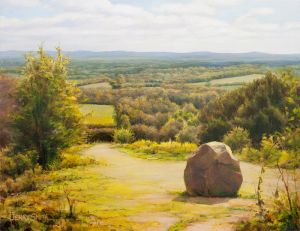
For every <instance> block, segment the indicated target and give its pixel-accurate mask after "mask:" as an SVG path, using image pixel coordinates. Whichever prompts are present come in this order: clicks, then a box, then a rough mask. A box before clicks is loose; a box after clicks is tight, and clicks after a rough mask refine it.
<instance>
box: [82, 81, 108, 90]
mask: <svg viewBox="0 0 300 231" xmlns="http://www.w3.org/2000/svg"><path fill="white" fill-rule="evenodd" d="M80 88H83V89H90V88H101V89H111V88H112V87H111V85H110V84H109V83H108V82H102V83H92V84H87V85H83V86H80Z"/></svg>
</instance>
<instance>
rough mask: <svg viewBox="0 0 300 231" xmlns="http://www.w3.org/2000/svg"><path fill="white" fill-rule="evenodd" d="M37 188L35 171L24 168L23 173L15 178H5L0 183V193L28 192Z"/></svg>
mask: <svg viewBox="0 0 300 231" xmlns="http://www.w3.org/2000/svg"><path fill="white" fill-rule="evenodd" d="M36 189H37V173H33V171H32V170H26V171H25V172H24V174H23V175H21V176H19V177H17V178H16V179H15V180H14V179H12V178H7V179H6V180H5V181H3V182H2V183H1V184H0V193H1V195H3V197H4V196H5V195H9V194H13V193H21V192H30V191H34V190H36Z"/></svg>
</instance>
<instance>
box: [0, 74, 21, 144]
mask: <svg viewBox="0 0 300 231" xmlns="http://www.w3.org/2000/svg"><path fill="white" fill-rule="evenodd" d="M15 85H16V80H15V79H12V78H9V77H2V76H0V149H1V148H3V147H5V146H8V145H9V144H10V142H11V140H12V129H11V122H12V121H11V115H12V113H13V111H16V110H17V107H16V100H15V97H14V92H15V88H16V87H15Z"/></svg>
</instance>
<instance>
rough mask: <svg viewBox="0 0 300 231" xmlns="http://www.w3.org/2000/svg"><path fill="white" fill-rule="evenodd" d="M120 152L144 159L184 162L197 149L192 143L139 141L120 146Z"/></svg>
mask: <svg viewBox="0 0 300 231" xmlns="http://www.w3.org/2000/svg"><path fill="white" fill-rule="evenodd" d="M120 147H121V148H122V151H125V152H126V153H128V154H131V155H134V156H136V157H140V158H144V159H163V160H185V159H186V158H187V157H188V156H189V155H190V154H192V153H193V152H194V151H196V149H197V145H196V144H193V143H179V142H161V143H157V142H153V141H149V140H139V141H136V142H134V143H132V144H124V145H121V146H120Z"/></svg>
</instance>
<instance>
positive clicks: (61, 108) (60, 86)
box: [14, 47, 83, 169]
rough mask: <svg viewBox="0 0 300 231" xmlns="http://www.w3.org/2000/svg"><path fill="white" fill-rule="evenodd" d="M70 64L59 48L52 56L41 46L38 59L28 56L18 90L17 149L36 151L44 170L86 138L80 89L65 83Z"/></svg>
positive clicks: (15, 125)
mask: <svg viewBox="0 0 300 231" xmlns="http://www.w3.org/2000/svg"><path fill="white" fill-rule="evenodd" d="M68 62H69V61H68V59H67V58H66V57H64V56H63V55H62V54H61V50H60V48H57V54H56V56H55V57H51V56H49V55H47V54H46V52H45V51H44V50H43V48H42V47H41V48H40V49H39V50H38V52H37V55H36V56H33V55H32V54H29V55H27V57H26V64H25V68H24V79H23V80H22V81H21V83H20V84H19V86H18V87H17V99H18V103H19V105H20V108H19V111H18V113H17V114H16V115H15V118H14V127H15V131H16V135H15V147H16V149H17V150H18V151H31V152H33V153H34V155H35V157H36V158H35V159H36V160H37V162H38V163H39V164H40V165H41V166H42V167H43V168H44V169H45V168H47V167H48V166H49V164H50V163H51V162H52V161H53V160H54V159H55V158H56V157H57V156H58V155H59V153H60V152H61V151H62V150H63V149H64V148H67V147H69V146H71V145H73V144H75V143H77V142H79V141H81V139H82V137H83V123H82V115H81V113H80V111H79V108H78V104H77V97H78V94H79V90H78V89H77V88H75V87H74V86H73V85H72V84H71V83H69V82H68V81H67V80H66V78H67V68H66V65H67V64H68Z"/></svg>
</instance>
